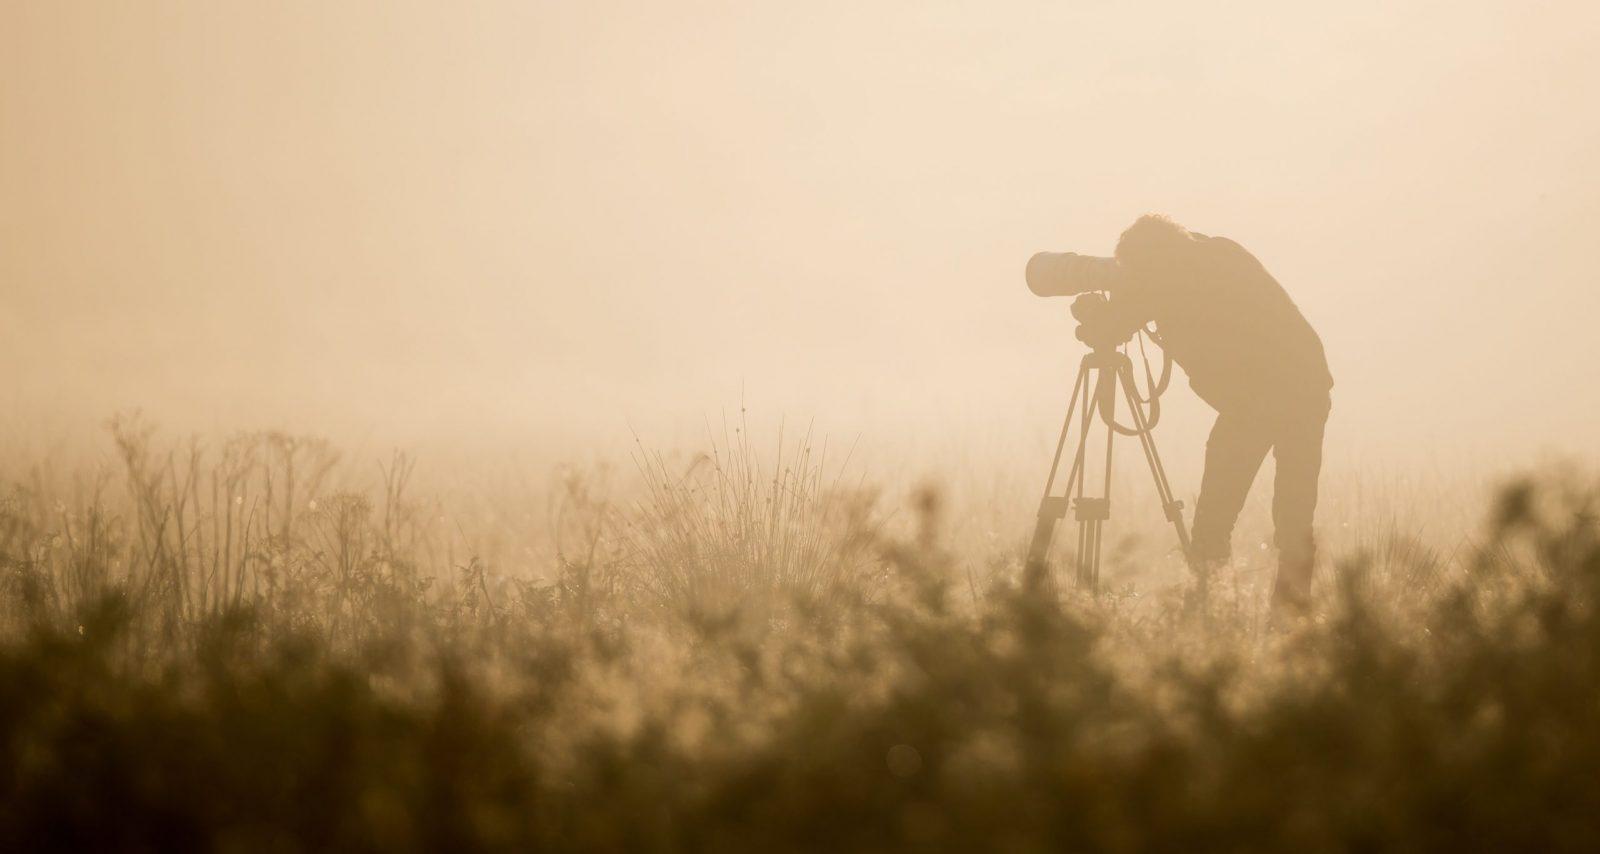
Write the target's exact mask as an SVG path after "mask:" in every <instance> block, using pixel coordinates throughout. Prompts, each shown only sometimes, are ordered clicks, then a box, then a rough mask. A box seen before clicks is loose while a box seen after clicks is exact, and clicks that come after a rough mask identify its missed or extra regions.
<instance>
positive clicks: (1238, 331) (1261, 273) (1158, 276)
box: [1029, 216, 1333, 613]
mask: <svg viewBox="0 0 1600 854" xmlns="http://www.w3.org/2000/svg"><path fill="white" fill-rule="evenodd" d="M1035 261H1036V262H1049V263H1056V264H1070V265H1071V266H1072V273H1071V275H1072V276H1073V277H1074V279H1075V280H1076V281H1077V282H1078V283H1079V284H1080V287H1079V288H1078V289H1080V290H1081V289H1082V288H1083V287H1085V286H1086V287H1092V288H1096V289H1104V290H1106V291H1108V292H1109V293H1110V294H1111V298H1110V301H1109V303H1108V305H1107V307H1106V311H1104V312H1103V313H1102V314H1103V317H1102V318H1101V319H1099V320H1097V322H1098V323H1106V324H1110V326H1111V329H1110V330H1109V332H1106V333H1105V334H1107V335H1108V336H1109V337H1112V338H1114V339H1116V340H1126V336H1129V335H1132V334H1133V332H1134V331H1135V330H1137V329H1139V328H1141V327H1143V326H1144V325H1145V324H1146V323H1149V322H1152V321H1153V322H1154V323H1155V325H1156V330H1157V333H1158V334H1159V336H1160V341H1161V344H1162V346H1163V347H1164V348H1165V349H1166V351H1167V353H1168V354H1170V355H1171V356H1172V358H1173V361H1175V362H1177V363H1178V364H1179V365H1180V366H1182V367H1183V369H1184V372H1185V373H1187V374H1188V376H1189V384H1190V386H1191V387H1192V388H1193V389H1194V391H1195V394H1197V395H1199V396H1200V398H1201V399H1203V400H1204V401H1205V402H1206V403H1208V404H1210V405H1211V406H1212V408H1214V409H1216V410H1217V421H1216V426H1214V427H1213V428H1212V430H1211V437H1210V439H1209V440H1208V441H1207V442H1206V460H1205V474H1204V476H1203V478H1202V480H1201V485H1200V498H1199V502H1198V505H1197V507H1196V508H1195V518H1194V528H1193V542H1192V549H1193V554H1192V558H1193V559H1194V560H1195V562H1196V564H1197V565H1198V566H1201V567H1202V568H1203V567H1204V566H1205V565H1207V564H1211V563H1215V562H1220V561H1224V560H1226V559H1228V557H1229V556H1230V555H1231V547H1230V540H1231V539H1232V534H1233V526H1234V523H1235V521H1236V520H1237V519H1238V517H1239V512H1240V510H1242V509H1243V507H1244V501H1245V496H1246V494H1247V493H1248V492H1249V490H1250V485H1251V483H1252V482H1253V481H1254V480H1255V476H1256V473H1257V471H1258V470H1259V469H1260V468H1261V463H1262V461H1263V460H1264V459H1265V457H1266V454H1267V451H1268V450H1271V451H1272V453H1273V456H1274V458H1275V459H1276V461H1277V479H1276V482H1275V483H1274V485H1273V500H1272V519H1273V525H1274V528H1275V539H1276V543H1277V546H1278V577H1277V583H1276V585H1275V586H1274V590H1273V609H1274V613H1282V612H1285V611H1303V610H1304V609H1305V607H1306V605H1307V603H1308V599H1309V596H1310V591H1311V574H1312V566H1313V560H1314V556H1315V547H1314V541H1313V537H1312V514H1313V512H1314V511H1315V509H1316V504H1317V477H1318V474H1319V473H1320V471H1321V468H1322V437H1323V428H1324V425H1325V424H1326V423H1327V419H1328V410H1329V405H1330V397H1329V391H1330V389H1331V388H1332V386H1333V378H1332V376H1331V375H1330V374H1329V372H1328V363H1327V358H1326V357H1325V355H1324V353H1323V349H1322V341H1321V339H1319V338H1318V337H1317V333H1316V331H1315V330H1313V329H1312V328H1311V324H1309V323H1307V322H1306V319H1305V317H1304V316H1303V315H1301V313H1300V310H1299V309H1298V308H1297V307H1296V306H1295V304H1294V302H1293V300H1291V299H1290V298H1289V295H1288V294H1287V293H1285V292H1284V290H1283V287H1282V286H1280V285H1279V284H1278V283H1277V281H1276V280H1274V279H1273V278H1272V276H1271V275H1270V274H1268V273H1267V271H1266V270H1265V269H1264V268H1263V267H1262V266H1261V264H1260V262H1258V261H1257V260H1256V259H1255V257H1254V256H1252V255H1251V254H1250V253H1249V252H1247V251H1245V249H1244V247H1242V246H1240V245H1239V244H1237V243H1234V242H1233V241H1231V240H1228V239H1226V238H1222V237H1208V236H1206V235H1202V234H1195V233H1192V232H1189V231H1187V230H1185V229H1184V228H1183V227H1182V226H1180V225H1178V224H1177V223H1175V222H1173V221H1172V220H1170V219H1167V218H1166V217H1161V216H1145V217H1141V218H1140V219H1139V220H1138V221H1137V222H1135V223H1134V224H1133V225H1132V226H1131V227H1129V228H1128V230H1127V231H1125V232H1123V234H1122V237H1121V239H1120V240H1119V241H1118V243H1117V249H1116V257H1115V261H1114V263H1113V262H1112V260H1111V259H1094V258H1087V257H1084V256H1076V255H1058V256H1039V257H1036V259H1035ZM1033 267H1034V264H1033V263H1030V270H1029V280H1030V287H1032V286H1033V282H1034V281H1035V280H1036V279H1041V278H1043V277H1042V276H1041V275H1040V271H1036V270H1035V269H1033ZM1090 282H1092V284H1087V283H1090ZM1035 290H1036V291H1039V292H1041V293H1044V292H1045V291H1040V290H1039V289H1038V288H1035Z"/></svg>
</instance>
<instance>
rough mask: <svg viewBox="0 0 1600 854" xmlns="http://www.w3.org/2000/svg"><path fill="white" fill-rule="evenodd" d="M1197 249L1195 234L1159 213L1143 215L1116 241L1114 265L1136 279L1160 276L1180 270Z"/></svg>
mask: <svg viewBox="0 0 1600 854" xmlns="http://www.w3.org/2000/svg"><path fill="white" fill-rule="evenodd" d="M1195 246H1196V243H1195V239H1194V235H1192V234H1190V233H1189V230H1188V229H1186V228H1184V227H1183V226H1181V225H1179V224H1177V223H1175V222H1173V221H1172V220H1171V219H1169V218H1167V217H1165V216H1163V215H1161V214H1146V215H1144V216H1142V217H1139V219H1138V220H1136V221H1134V223H1133V225H1130V226H1128V230H1127V231H1124V232H1122V238H1121V239H1120V240H1118V241H1117V263H1118V264H1120V265H1121V266H1122V267H1123V268H1124V269H1125V270H1127V271H1128V272H1129V273H1131V274H1133V275H1135V276H1162V275H1163V274H1166V273H1169V272H1176V271H1179V270H1181V269H1183V268H1184V267H1185V266H1186V265H1187V264H1188V261H1189V259H1190V257H1191V253H1192V252H1193V251H1194V248H1195Z"/></svg>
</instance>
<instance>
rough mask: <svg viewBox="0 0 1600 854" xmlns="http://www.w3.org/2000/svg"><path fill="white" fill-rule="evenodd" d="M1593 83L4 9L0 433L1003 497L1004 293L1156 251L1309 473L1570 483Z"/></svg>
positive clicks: (350, 19)
mask: <svg viewBox="0 0 1600 854" xmlns="http://www.w3.org/2000/svg"><path fill="white" fill-rule="evenodd" d="M1291 5H1293V6H1299V7H1300V8H1290V7H1291ZM1247 7H1248V8H1247ZM1597 39H1600V4H1594V3H1589V2H1574V3H1526V2H1518V3H1512V2H1505V3H1496V4H1483V3H1471V2H1465V3H1464V2H1448V3H1445V2H1440V3H1420V4H1417V3H1414V4H1395V3H1390V2H1354V3H1339V4H1283V3H1276V2H1273V3H1254V4H1230V5H1229V7H1228V14H1226V15H1222V14H1218V13H1217V12H1215V11H1213V10H1210V9H1208V8H1206V7H1205V4H1194V3H1176V2H1174V3H1154V4H1152V3H1127V2H1116V3H1111V2H1105V3H1072V4H1061V3H1003V4H1002V3H969V4H952V3H898V4H886V3H870V2H869V3H860V2H851V3H783V4H779V3H760V4H752V3H683V2H680V3H636V4H617V3H607V2H581V3H579V2H573V3H543V4H536V3H510V2H507V3H448V4H446V3H438V4H410V3H391V2H384V3H355V2H340V3H326V2H320V0H319V2H275V3H199V2H196V3H182V4H175V3H54V2H49V3H47V2H36V3H31V2H30V3H21V2H11V0H7V2H5V3H4V4H3V5H0V282H3V283H4V291H3V298H0V348H3V350H0V357H3V358H4V360H5V366H6V370H5V375H4V376H5V379H4V380H3V383H4V385H3V387H0V388H3V395H0V405H4V407H5V409H6V410H7V414H6V415H5V419H6V423H7V424H8V425H9V427H10V429H11V435H13V436H17V435H22V434H23V433H25V432H27V431H30V430H33V431H38V430H47V431H62V430H66V431H71V430H74V429H78V427H77V426H75V425H89V427H90V428H92V427H93V425H94V424H95V423H97V421H98V420H99V419H101V418H103V417H104V416H106V415H109V414H111V413H112V412H114V411H117V410H119V409H125V408H128V407H132V406H142V407H143V408H144V409H145V410H146V411H147V412H149V413H150V414H151V415H152V416H154V417H155V418H156V419H157V420H159V421H161V422H162V423H164V424H167V425H169V426H173V427H178V428H181V429H196V430H202V431H207V430H214V429H233V428H239V427H259V426H276V425H284V426H290V427H294V428H297V429H304V430H311V431H317V432H322V433H326V434H330V435H333V436H335V437H336V438H353V439H357V440H367V441H377V442H382V443H422V444H429V443H432V444H441V445H451V444H454V445H460V446H468V445H474V444H477V445H480V446H484V447H487V446H491V445H492V446H502V447H503V446H519V445H520V446H537V447H540V448H545V449H549V450H550V452H551V453H557V454H559V453H568V452H571V451H572V449H583V448H605V447H615V446H617V445H618V444H619V443H620V442H623V441H626V440H627V439H628V438H629V436H630V431H638V432H639V433H640V434H641V436H644V437H646V438H648V439H650V440H652V441H659V442H664V443H668V444H670V443H672V442H676V441H680V440H682V439H683V438H684V437H692V436H693V435H695V434H696V431H698V430H700V429H702V425H703V423H704V421H705V419H706V418H708V417H709V418H711V419H717V418H719V417H720V413H722V412H723V411H734V412H736V411H737V408H738V406H739V404H740V401H741V400H744V401H745V402H746V403H747V404H748V406H749V407H750V408H751V410H752V412H754V413H759V414H760V415H761V417H763V418H767V419H769V420H770V419H775V418H777V417H779V416H782V417H785V418H787V419H788V420H789V422H790V423H791V424H794V423H804V422H807V421H810V420H811V419H813V418H814V419H815V420H816V429H817V430H818V432H821V433H826V434H828V435H830V436H835V437H843V438H844V439H845V440H853V439H855V438H856V437H858V436H859V437H861V441H863V442H864V443H866V444H867V445H868V446H876V447H898V448H900V449H902V450H905V449H913V450H916V449H921V450H917V453H923V454H927V455H929V456H930V457H932V458H933V459H930V461H929V465H930V466H936V465H938V464H939V461H940V459H949V460H953V461H955V462H961V460H962V458H963V457H968V458H978V457H981V456H982V455H984V454H987V453H989V451H990V450H992V449H996V448H1005V449H1015V450H1020V451H1021V454H1020V457H1019V458H1021V459H1024V460H1026V461H1028V462H1030V463H1032V462H1035V461H1036V458H1037V455H1038V453H1039V452H1040V451H1041V450H1042V449H1044V448H1045V447H1046V442H1047V437H1048V435H1049V434H1050V433H1051V432H1052V431H1053V429H1054V426H1055V425H1054V422H1055V420H1056V419H1057V418H1058V416H1059V410H1060V408H1061V407H1062V405H1063V400H1062V399H1061V394H1062V392H1063V391H1064V384H1065V382H1066V381H1067V379H1068V378H1069V376H1070V372H1071V370H1072V369H1073V368H1074V366H1075V364H1076V359H1077V357H1078V355H1079V353H1080V351H1079V349H1078V347H1077V345H1076V343H1075V342H1073V341H1072V340H1071V339H1070V334H1071V326H1070V322H1069V320H1068V318H1067V317H1066V315H1065V308H1066V306H1065V305H1064V304H1059V303H1046V302H1043V301H1040V300H1037V299H1035V298H1033V297H1031V296H1030V295H1029V294H1028V293H1027V292H1026V290H1025V289H1024V287H1023V283H1022V277H1021V271H1022V267H1023V264H1024V262H1025V261H1026V259H1027V257H1028V256H1029V255H1030V254H1031V253H1032V252H1034V251H1036V250H1039V249H1044V248H1052V249H1072V250H1079V251H1087V252H1098V253H1109V252H1110V250H1111V248H1112V246H1113V244H1114V241H1115V239H1116V235H1117V234H1118V232H1119V231H1120V230H1121V229H1122V228H1123V227H1124V226H1126V225H1127V224H1128V223H1129V222H1130V221H1132V219H1133V218H1134V217H1135V216H1137V215H1138V214H1141V213H1144V212H1147V211H1161V212H1166V213H1169V214H1171V215H1173V216H1174V217H1176V218H1177V219H1178V220H1179V221H1181V222H1183V223H1185V224H1187V225H1189V226H1191V227H1192V228H1194V229H1196V230H1199V231H1204V232H1207V233H1213V234H1222V235H1227V236H1229V237H1233V238H1235V239H1237V240H1239V241H1240V242H1242V243H1243V244H1244V245H1245V246H1246V247H1248V248H1249V249H1251V250H1252V251H1253V252H1255V253H1256V254H1257V256H1258V257H1259V258H1261V260H1262V261H1263V262H1264V263H1265V264H1266V265H1267V267H1268V269H1269V270H1271V271H1272V272H1273V273H1274V274H1276V275H1277V276H1278V278H1279V279H1280V280H1281V281H1282V282H1283V283H1284V284H1285V286H1286V287H1287V288H1288V289H1289V291H1290V293H1291V294H1292V295H1293V296H1294V297H1295V299H1296V300H1297V301H1298V302H1299V304H1300V306H1301V307H1302V309H1303V310H1304V311H1305V313H1306V314H1307V315H1308V316H1309V317H1310V319H1311V320H1312V322H1313V323H1314V324H1315V325H1316V327H1317V328H1318V330H1319V331H1320V332H1321V334H1322V336H1323V339H1324V341H1325V342H1326V345H1327V350H1328V354H1329V357H1330V360H1331V362H1332V367H1333V372H1334V376H1335V378H1336V381H1337V387H1336V388H1335V390H1334V395H1335V416H1334V421H1333V423H1332V426H1331V428H1330V457H1331V458H1332V459H1334V460H1344V461H1346V462H1347V463H1348V462H1349V461H1360V460H1367V459H1405V458H1410V457H1413V456H1415V457H1417V458H1420V459H1437V458H1438V457H1439V455H1445V456H1450V455H1472V456H1473V457H1474V458H1480V459H1488V460H1491V461H1501V460H1506V459H1512V458H1518V457H1520V456H1521V455H1523V454H1524V453H1525V452H1524V450H1523V448H1527V449H1531V451H1529V452H1532V451H1537V452H1540V453H1551V452H1554V453H1567V454H1579V455H1591V454H1593V453H1594V452H1596V451H1597V450H1600V447H1597V443H1596V439H1595V432H1594V427H1595V425H1596V423H1597V422H1600V389H1597V387H1596V383H1595V382H1594V378H1595V376H1596V367H1595V365H1594V362H1593V359H1594V356H1595V355H1596V347H1595V344H1594V340H1595V339H1594V330H1595V327H1596V318H1597V316H1600V296H1597V282H1596V274H1595V269H1596V267H1595V254H1596V253H1595V246H1596V239H1595V226H1596V224H1597V223H1600V109H1597V108H1596V104H1600V51H1596V50H1595V48H1594V45H1595V44H1596V41H1597ZM1178 388H1179V389H1180V390H1179V391H1178V392H1177V393H1175V394H1174V395H1173V396H1172V397H1173V398H1174V402H1173V404H1172V411H1173V414H1172V416H1171V418H1172V423H1171V425H1170V427H1163V436H1162V442H1163V444H1164V445H1166V446H1168V449H1169V453H1171V454H1173V455H1176V456H1180V457H1181V456H1183V455H1185V454H1191V453H1192V452H1193V451H1195V450H1197V449H1198V447H1199V444H1200V442H1201V440H1202V438H1203V430H1204V422H1205V418H1206V413H1205V411H1204V408H1203V406H1202V405H1201V404H1199V403H1197V402H1195V401H1194V399H1193V398H1192V396H1191V395H1190V394H1189V392H1188V391H1187V389H1186V387H1184V386H1183V384H1181V383H1180V384H1179V385H1178ZM1524 442H1525V443H1526V444H1525V445H1524V444H1519V443H1524ZM1042 462H1043V461H1042V460H1037V463H1038V464H1039V465H1041V466H1042Z"/></svg>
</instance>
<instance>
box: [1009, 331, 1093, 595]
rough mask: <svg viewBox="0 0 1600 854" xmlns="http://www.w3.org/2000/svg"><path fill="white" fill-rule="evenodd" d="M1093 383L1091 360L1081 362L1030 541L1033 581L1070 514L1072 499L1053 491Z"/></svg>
mask: <svg viewBox="0 0 1600 854" xmlns="http://www.w3.org/2000/svg"><path fill="white" fill-rule="evenodd" d="M1088 385H1089V365H1088V363H1087V362H1085V363H1084V364H1081V365H1079V367H1078V378H1077V380H1076V381H1075V382H1074V383H1073V384H1072V396H1071V398H1069V400H1068V401H1067V414H1066V417H1065V418H1064V419H1062V421H1061V435H1060V436H1059V437H1058V438H1057V439H1056V454H1055V457H1054V458H1052V459H1051V460H1050V475H1049V476H1048V477H1047V478H1045V482H1044V497H1043V498H1041V499H1039V516H1038V520H1037V522H1035V524H1034V528H1033V539H1032V540H1031V541H1030V542H1029V543H1028V556H1027V561H1026V563H1025V564H1024V572H1025V575H1026V577H1027V579H1028V581H1029V583H1037V582H1038V581H1039V580H1040V578H1041V577H1042V576H1043V575H1044V574H1045V560H1046V558H1047V557H1048V556H1049V554H1050V541H1051V539H1052V538H1054V536H1055V530H1056V523H1057V522H1059V521H1060V520H1061V519H1062V517H1064V516H1066V515H1067V508H1068V506H1069V503H1070V499H1068V498H1067V497H1065V496H1055V495H1052V494H1051V492H1052V491H1053V490H1054V489H1055V483H1056V474H1057V473H1058V472H1059V471H1060V470H1061V454H1062V452H1063V451H1064V450H1066V447H1067V434H1068V433H1069V432H1070V431H1071V429H1072V419H1073V415H1074V412H1075V410H1076V409H1077V408H1078V402H1079V400H1080V398H1082V397H1085V396H1086V395H1087V392H1086V391H1085V389H1086V388H1088ZM1082 444H1083V437H1082V435H1081V430H1080V436H1079V447H1078V453H1077V455H1076V457H1075V458H1074V459H1075V462H1074V464H1073V471H1072V473H1071V474H1069V475H1068V477H1067V483H1068V486H1069V488H1070V486H1071V483H1072V481H1073V479H1074V478H1075V477H1076V475H1077V466H1078V463H1077V462H1076V461H1077V460H1082V459H1083V447H1082Z"/></svg>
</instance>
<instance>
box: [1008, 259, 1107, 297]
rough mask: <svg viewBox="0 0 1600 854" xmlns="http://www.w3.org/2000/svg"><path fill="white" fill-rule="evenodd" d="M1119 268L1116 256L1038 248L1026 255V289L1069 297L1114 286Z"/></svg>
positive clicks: (1047, 295)
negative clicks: (1029, 255) (1037, 251)
mask: <svg viewBox="0 0 1600 854" xmlns="http://www.w3.org/2000/svg"><path fill="white" fill-rule="evenodd" d="M1121 275H1122V273H1121V269H1120V268H1119V267H1118V266H1117V261H1116V259H1115V258H1101V257H1098V256H1095V255H1079V254H1078V253H1076V252H1040V253H1038V254H1037V255H1034V256H1033V257H1032V258H1029V259H1028V268H1027V270H1026V272H1025V276H1026V278H1027V281H1028V290H1030V291H1033V292H1034V293H1035V294H1037V295H1038V296H1042V297H1069V296H1073V295H1075V294H1083V293H1089V292H1090V291H1108V290H1112V289H1113V288H1115V287H1116V284H1117V280H1118V279H1120V278H1121Z"/></svg>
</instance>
